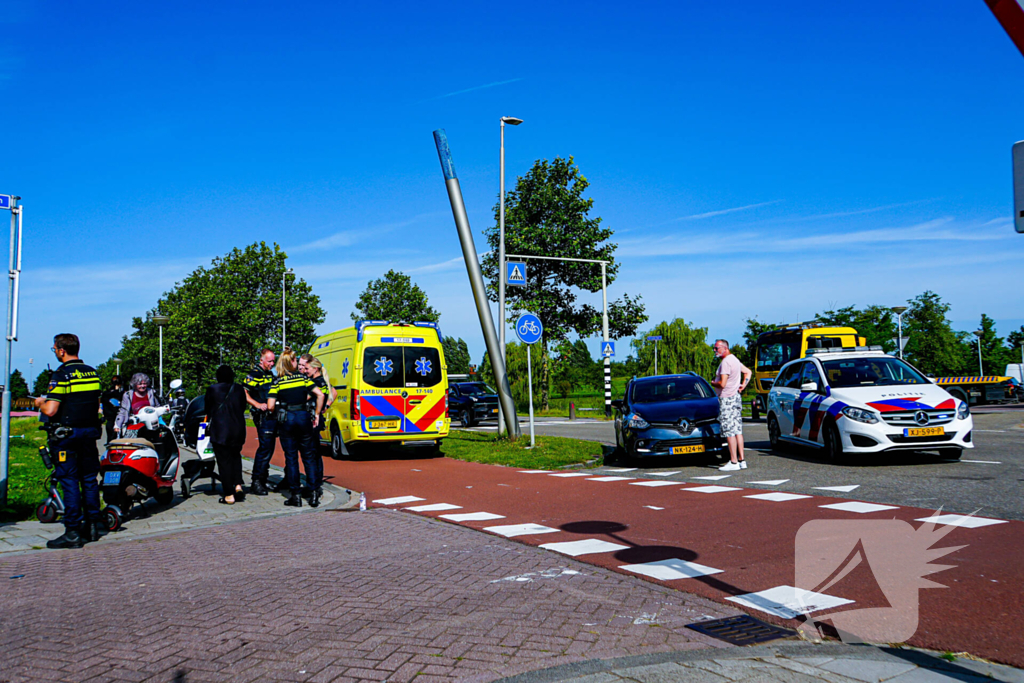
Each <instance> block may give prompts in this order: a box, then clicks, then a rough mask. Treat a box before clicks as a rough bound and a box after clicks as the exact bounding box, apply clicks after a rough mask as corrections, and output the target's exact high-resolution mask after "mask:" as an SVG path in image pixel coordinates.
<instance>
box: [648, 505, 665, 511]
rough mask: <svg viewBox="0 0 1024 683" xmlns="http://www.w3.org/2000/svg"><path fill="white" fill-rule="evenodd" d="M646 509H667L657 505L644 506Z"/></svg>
mask: <svg viewBox="0 0 1024 683" xmlns="http://www.w3.org/2000/svg"><path fill="white" fill-rule="evenodd" d="M644 507H645V508H650V509H652V510H664V509H665V508H660V507H658V506H657V505H644Z"/></svg>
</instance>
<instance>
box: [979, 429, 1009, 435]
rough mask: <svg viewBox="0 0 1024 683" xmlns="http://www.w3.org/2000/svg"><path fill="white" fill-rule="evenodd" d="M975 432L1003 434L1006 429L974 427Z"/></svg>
mask: <svg viewBox="0 0 1024 683" xmlns="http://www.w3.org/2000/svg"><path fill="white" fill-rule="evenodd" d="M974 431H976V432H989V433H990V434H1004V433H1006V432H1007V431H1008V430H1006V429H975V430H974Z"/></svg>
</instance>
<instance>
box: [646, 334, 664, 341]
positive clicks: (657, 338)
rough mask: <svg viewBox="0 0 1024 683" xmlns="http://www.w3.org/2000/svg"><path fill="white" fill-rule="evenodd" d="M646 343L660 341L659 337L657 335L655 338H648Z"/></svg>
mask: <svg viewBox="0 0 1024 683" xmlns="http://www.w3.org/2000/svg"><path fill="white" fill-rule="evenodd" d="M647 341H661V335H660V334H659V335H657V336H656V337H648V338H647Z"/></svg>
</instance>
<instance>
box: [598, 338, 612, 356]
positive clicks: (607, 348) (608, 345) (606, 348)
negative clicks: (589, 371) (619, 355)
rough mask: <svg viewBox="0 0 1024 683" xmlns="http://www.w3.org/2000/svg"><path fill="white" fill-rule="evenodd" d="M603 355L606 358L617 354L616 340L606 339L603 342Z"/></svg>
mask: <svg viewBox="0 0 1024 683" xmlns="http://www.w3.org/2000/svg"><path fill="white" fill-rule="evenodd" d="M601 355H602V356H604V357H605V358H611V357H612V356H614V355H615V342H613V341H606V342H601Z"/></svg>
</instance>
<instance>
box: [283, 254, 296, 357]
mask: <svg viewBox="0 0 1024 683" xmlns="http://www.w3.org/2000/svg"><path fill="white" fill-rule="evenodd" d="M294 273H295V271H294V270H292V269H291V268H289V269H288V270H286V271H284V273H282V274H281V350H282V351H283V350H284V349H285V347H287V346H288V337H287V334H286V332H287V325H288V322H287V316H288V304H287V303H286V302H285V296H284V295H285V288H286V286H287V282H288V276H289V275H292V274H294Z"/></svg>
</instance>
